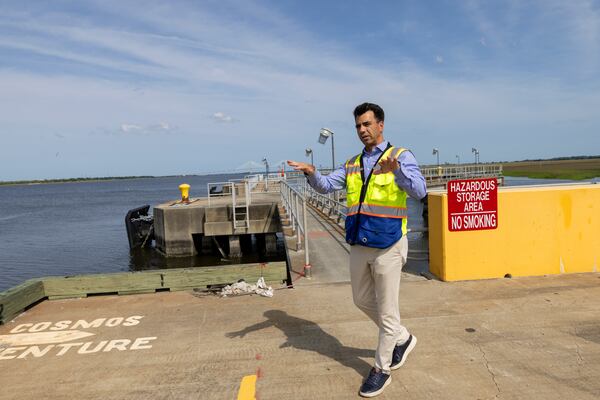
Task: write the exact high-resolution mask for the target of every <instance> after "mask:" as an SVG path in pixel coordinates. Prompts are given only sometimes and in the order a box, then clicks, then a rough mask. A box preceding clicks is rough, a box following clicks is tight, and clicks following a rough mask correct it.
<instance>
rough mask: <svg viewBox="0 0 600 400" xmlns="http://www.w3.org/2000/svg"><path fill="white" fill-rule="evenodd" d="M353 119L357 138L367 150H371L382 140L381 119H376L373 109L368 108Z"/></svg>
mask: <svg viewBox="0 0 600 400" xmlns="http://www.w3.org/2000/svg"><path fill="white" fill-rule="evenodd" d="M355 121H356V133H358V138H359V139H360V141H361V142H363V144H364V145H365V147H366V148H367V150H371V149H372V148H373V147H375V146H377V145H378V144H379V143H381V142H383V121H377V118H375V114H373V111H370V110H369V111H367V112H366V113H364V114H362V115H359V116H358V117H357V118H356V120H355Z"/></svg>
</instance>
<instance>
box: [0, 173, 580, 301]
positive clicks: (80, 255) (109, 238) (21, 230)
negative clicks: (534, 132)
mask: <svg viewBox="0 0 600 400" xmlns="http://www.w3.org/2000/svg"><path fill="white" fill-rule="evenodd" d="M241 177H242V176H241V175H219V176H217V175H212V176H186V177H164V178H147V179H130V180H115V181H103V182H82V183H63V184H44V185H22V186H0V273H1V275H0V276H1V277H0V291H2V290H5V289H7V288H10V287H12V286H15V285H18V284H20V283H22V282H23V281H25V280H27V279H30V278H36V277H42V276H50V275H59V276H60V275H75V274H88V273H106V272H120V271H139V270H144V269H154V268H183V267H194V266H202V265H217V264H223V263H226V261H223V260H221V259H220V257H216V256H215V257H208V258H207V257H202V258H200V257H181V258H168V259H167V258H165V257H162V256H161V255H160V254H158V253H156V252H155V251H137V252H133V253H131V252H130V251H129V245H128V242H127V233H126V230H125V224H124V219H125V214H126V213H127V211H128V210H130V209H132V208H135V207H138V206H141V205H144V204H150V205H156V204H160V203H163V202H166V201H169V200H173V199H176V198H178V197H179V190H178V189H177V187H178V186H179V184H181V183H183V182H186V183H189V184H190V185H191V191H190V195H191V197H202V196H206V192H207V189H206V184H207V183H209V182H224V181H227V180H229V179H236V178H241ZM561 182H569V181H559V180H550V179H527V178H510V177H507V178H506V181H505V183H506V185H508V186H516V185H530V184H547V183H561ZM409 202H410V203H409V221H410V228H412V229H415V228H417V229H418V228H419V227H422V226H423V220H422V218H421V212H422V208H421V204H420V203H419V202H417V201H413V200H412V199H409ZM409 238H410V237H409ZM283 256H284V253H283V245H282V243H281V241H280V243H279V246H278V254H277V255H276V256H275V257H277V258H281V257H283ZM258 260H259V258H258V256H244V258H243V259H242V260H235V262H256V261H258Z"/></svg>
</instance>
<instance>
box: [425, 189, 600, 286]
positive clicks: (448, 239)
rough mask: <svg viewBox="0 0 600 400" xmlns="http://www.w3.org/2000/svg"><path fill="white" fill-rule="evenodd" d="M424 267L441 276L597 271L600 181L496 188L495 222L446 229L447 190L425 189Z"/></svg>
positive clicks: (467, 277) (446, 278)
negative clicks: (470, 228)
mask: <svg viewBox="0 0 600 400" xmlns="http://www.w3.org/2000/svg"><path fill="white" fill-rule="evenodd" d="M428 201H429V270H430V272H431V273H432V274H434V275H436V276H437V277H438V278H440V279H442V280H444V281H457V280H472V279H487V278H502V277H504V276H505V275H506V274H510V275H511V276H533V275H548V274H561V273H574V272H596V271H597V270H598V267H599V265H598V264H599V262H600V185H594V184H590V185H570V186H569V185H564V186H543V187H526V188H525V187H524V188H519V187H512V188H500V189H499V190H498V228H497V229H493V230H480V231H459V232H450V231H449V230H448V196H447V194H446V192H438V193H430V194H429V195H428Z"/></svg>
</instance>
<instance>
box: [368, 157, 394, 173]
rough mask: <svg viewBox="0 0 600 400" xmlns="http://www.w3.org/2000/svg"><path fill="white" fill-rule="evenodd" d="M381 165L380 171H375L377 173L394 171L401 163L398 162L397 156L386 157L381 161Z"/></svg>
mask: <svg viewBox="0 0 600 400" xmlns="http://www.w3.org/2000/svg"><path fill="white" fill-rule="evenodd" d="M379 165H381V169H380V170H378V171H373V173H374V174H375V175H377V174H387V173H388V172H394V171H395V170H397V169H398V168H400V164H398V159H397V158H386V159H385V160H381V161H379Z"/></svg>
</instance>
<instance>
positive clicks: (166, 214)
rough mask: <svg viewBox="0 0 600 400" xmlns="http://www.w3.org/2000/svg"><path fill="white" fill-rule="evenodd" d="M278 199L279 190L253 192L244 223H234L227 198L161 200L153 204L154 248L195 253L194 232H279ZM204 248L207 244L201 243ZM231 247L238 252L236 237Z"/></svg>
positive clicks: (171, 253)
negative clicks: (186, 201)
mask: <svg viewBox="0 0 600 400" xmlns="http://www.w3.org/2000/svg"><path fill="white" fill-rule="evenodd" d="M229 201H230V200H229ZM278 202H279V193H266V194H259V195H253V202H252V204H250V205H248V224H247V226H246V225H244V226H241V225H238V226H234V219H233V216H234V212H235V210H234V209H233V206H232V205H231V204H228V201H227V200H222V201H220V202H219V201H214V200H213V202H211V204H210V205H209V204H208V200H207V199H206V198H202V199H195V200H194V201H192V202H191V203H190V204H181V203H179V202H177V201H171V202H167V203H163V204H160V205H158V206H155V207H154V235H155V243H156V248H157V249H158V250H159V251H161V252H162V253H164V254H165V255H167V256H193V255H196V254H198V249H197V248H196V246H195V245H194V235H200V236H206V237H212V236H239V235H250V234H265V233H273V234H275V233H277V232H281V222H280V219H279V214H278V210H277V204H278ZM232 240H234V239H232ZM234 241H235V240H234ZM202 243H204V241H203V242H202ZM203 249H206V247H204V246H203ZM233 250H234V253H235V254H239V253H240V246H239V241H238V242H237V244H236V243H233Z"/></svg>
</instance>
